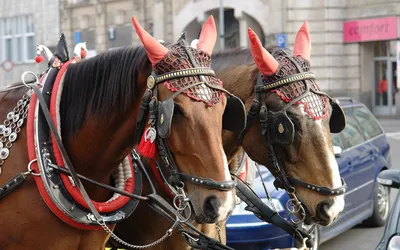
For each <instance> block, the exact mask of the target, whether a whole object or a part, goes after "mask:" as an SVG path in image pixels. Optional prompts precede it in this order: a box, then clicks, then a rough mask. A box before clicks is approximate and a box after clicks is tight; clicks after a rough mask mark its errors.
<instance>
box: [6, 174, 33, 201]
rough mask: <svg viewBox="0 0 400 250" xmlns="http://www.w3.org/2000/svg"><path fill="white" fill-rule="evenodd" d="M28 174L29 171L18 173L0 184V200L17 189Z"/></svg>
mask: <svg viewBox="0 0 400 250" xmlns="http://www.w3.org/2000/svg"><path fill="white" fill-rule="evenodd" d="M29 174H30V172H24V173H19V174H17V175H16V176H14V177H13V178H11V179H10V180H8V181H7V182H6V183H4V184H3V185H2V186H0V200H1V199H3V198H4V197H5V196H7V195H8V194H9V193H11V192H12V191H14V190H15V189H17V188H18V187H19V186H21V184H22V183H24V181H25V180H26V177H27V176H28V175H29Z"/></svg>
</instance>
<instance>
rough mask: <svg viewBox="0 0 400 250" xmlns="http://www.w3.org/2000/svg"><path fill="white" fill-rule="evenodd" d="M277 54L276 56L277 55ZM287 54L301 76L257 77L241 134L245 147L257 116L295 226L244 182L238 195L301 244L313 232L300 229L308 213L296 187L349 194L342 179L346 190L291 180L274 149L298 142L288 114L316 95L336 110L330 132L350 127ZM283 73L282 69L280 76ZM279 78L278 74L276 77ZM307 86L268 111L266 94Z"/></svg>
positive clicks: (309, 74) (327, 193) (310, 76)
mask: <svg viewBox="0 0 400 250" xmlns="http://www.w3.org/2000/svg"><path fill="white" fill-rule="evenodd" d="M276 52H277V50H275V51H273V52H272V55H273V56H274V53H276ZM282 52H283V53H285V54H286V58H288V59H289V60H290V61H291V62H292V63H293V64H294V65H295V66H296V69H297V70H298V71H299V72H300V73H297V74H291V75H288V76H285V77H275V79H274V80H270V81H266V80H267V79H265V78H264V76H262V75H261V73H259V74H258V76H257V82H256V86H255V97H254V99H253V101H252V104H251V106H250V110H249V111H248V112H247V122H246V127H245V129H244V130H243V131H242V132H241V133H240V136H239V138H238V141H239V145H241V144H242V141H243V138H244V136H245V134H246V132H247V130H248V129H249V128H250V126H251V124H252V122H253V121H254V120H255V118H256V116H257V115H258V116H259V119H260V123H261V133H262V135H263V136H264V138H265V142H266V144H267V147H268V152H267V154H268V157H269V162H270V164H271V165H272V167H273V171H274V175H275V181H274V186H275V187H276V188H282V189H285V190H286V192H287V193H288V194H289V195H290V196H291V199H290V200H289V201H288V202H287V204H286V208H287V209H288V211H289V214H290V218H291V222H292V223H293V224H291V223H290V222H288V221H286V220H284V219H283V218H281V217H280V216H279V214H278V213H277V212H276V211H273V210H272V209H271V208H269V207H268V206H267V205H266V204H264V203H263V202H261V200H260V199H259V198H258V196H257V195H256V194H255V193H254V192H253V191H252V190H251V188H250V187H249V186H248V185H246V184H245V183H243V182H238V183H237V195H238V196H239V197H240V198H241V199H242V200H243V201H244V202H245V203H246V204H247V205H248V209H249V210H250V211H252V212H254V214H255V215H257V216H258V217H259V218H260V219H262V220H265V221H267V222H270V223H273V224H275V225H277V226H279V227H281V228H282V229H283V230H285V231H286V232H288V233H289V234H291V235H292V236H294V237H295V238H296V239H297V240H298V241H299V242H303V240H304V239H305V238H308V239H310V235H309V232H304V231H303V230H302V229H301V228H298V227H297V226H296V225H297V224H300V223H301V222H303V221H304V219H305V209H304V207H303V205H302V204H301V202H300V201H299V200H298V198H297V197H296V195H295V187H294V185H298V186H301V187H304V188H307V189H309V190H312V191H314V192H317V193H319V194H321V195H325V196H338V195H343V194H344V193H345V191H346V187H347V185H346V183H345V182H344V180H343V178H341V181H342V186H340V187H338V188H334V189H332V188H329V187H322V186H318V185H314V184H312V183H308V182H305V181H302V180H299V179H297V178H294V177H291V176H289V175H288V174H287V173H286V171H285V168H284V167H283V166H282V163H281V162H280V161H279V158H278V157H277V154H276V151H275V148H274V146H275V145H283V146H284V145H290V144H292V143H293V141H294V135H295V128H294V124H293V122H292V121H291V119H290V118H289V117H288V115H287V110H288V109H289V108H290V107H291V106H292V105H293V104H296V103H298V102H299V101H301V100H302V99H303V98H305V97H307V96H308V95H309V94H311V93H314V94H317V95H322V96H325V97H326V98H327V99H328V100H329V103H330V105H331V107H332V113H331V117H330V123H329V124H330V130H331V132H332V133H339V132H340V131H342V130H343V129H344V127H345V125H346V121H345V116H344V113H343V110H342V109H341V107H340V106H339V105H338V104H337V103H336V102H335V101H334V100H333V99H332V98H331V97H329V96H328V95H327V94H326V93H324V92H321V91H319V90H316V89H315V88H312V86H313V80H314V79H315V76H314V74H313V73H312V72H310V71H304V70H303V68H302V66H301V65H300V64H299V62H297V61H296V60H295V59H294V58H293V57H292V56H290V55H289V54H288V53H287V52H286V51H282ZM279 70H280V69H278V72H279ZM276 74H277V73H276ZM299 81H300V82H303V83H304V84H305V91H304V92H303V93H302V94H301V95H299V96H298V97H296V98H294V99H292V100H286V101H287V103H286V105H285V106H284V107H283V108H282V109H281V110H279V111H277V112H275V111H272V110H271V109H269V108H268V106H267V105H266V102H265V101H266V94H267V93H268V92H274V91H276V90H277V89H278V88H280V87H283V86H287V85H289V84H291V83H295V82H299ZM297 212H300V214H301V215H302V218H295V216H294V215H295V214H296V213H297ZM307 245H309V246H311V245H312V242H311V241H310V240H307Z"/></svg>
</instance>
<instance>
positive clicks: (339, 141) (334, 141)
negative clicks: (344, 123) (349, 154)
mask: <svg viewBox="0 0 400 250" xmlns="http://www.w3.org/2000/svg"><path fill="white" fill-rule="evenodd" d="M331 136H332V146H338V147H340V148H341V149H343V148H344V147H343V142H342V138H340V135H339V134H331Z"/></svg>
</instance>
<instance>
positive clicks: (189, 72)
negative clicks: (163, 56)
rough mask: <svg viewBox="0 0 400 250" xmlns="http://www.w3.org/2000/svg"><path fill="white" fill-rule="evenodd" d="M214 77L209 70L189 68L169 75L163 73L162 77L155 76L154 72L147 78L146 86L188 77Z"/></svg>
mask: <svg viewBox="0 0 400 250" xmlns="http://www.w3.org/2000/svg"><path fill="white" fill-rule="evenodd" d="M204 75H206V76H214V77H215V72H214V70H212V69H211V68H189V69H181V70H176V71H174V72H171V73H165V74H162V75H156V74H154V72H153V73H152V74H151V75H150V76H149V77H148V79H147V83H148V84H151V83H152V84H153V85H154V84H158V83H161V82H165V81H167V80H171V79H176V78H182V77H188V76H204Z"/></svg>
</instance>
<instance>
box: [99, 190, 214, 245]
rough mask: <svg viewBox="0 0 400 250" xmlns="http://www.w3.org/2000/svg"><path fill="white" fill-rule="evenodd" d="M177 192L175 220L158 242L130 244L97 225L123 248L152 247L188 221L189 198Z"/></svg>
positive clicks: (181, 191)
mask: <svg viewBox="0 0 400 250" xmlns="http://www.w3.org/2000/svg"><path fill="white" fill-rule="evenodd" d="M177 190H178V194H177V195H176V196H175V197H174V199H173V204H174V206H175V208H176V209H177V211H176V220H175V222H174V224H173V225H172V226H171V227H170V228H169V229H168V230H167V231H166V232H165V234H164V235H163V236H161V237H160V238H159V239H158V240H156V241H153V242H152V243H149V244H145V245H133V244H130V243H128V242H126V241H124V240H123V239H121V238H119V237H118V236H117V235H115V234H114V232H113V231H111V230H110V229H109V228H108V227H107V226H106V225H105V223H104V222H98V224H99V225H100V226H101V227H102V228H103V229H104V231H106V232H107V233H108V234H109V235H110V237H111V238H113V239H114V240H115V241H117V242H118V243H120V244H122V245H124V246H125V247H128V248H133V249H146V248H151V247H154V246H156V245H158V244H160V243H162V242H163V241H165V240H166V239H167V238H168V237H170V236H171V235H172V232H173V231H174V229H175V228H176V227H177V226H178V225H179V224H180V223H184V222H186V221H188V220H189V218H190V217H191V213H192V210H191V208H190V205H189V198H187V197H186V194H185V191H184V190H183V188H182V187H179V188H177ZM186 210H187V211H188V212H187V214H186V217H184V216H183V213H184V212H185V211H186ZM218 234H219V232H218Z"/></svg>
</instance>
